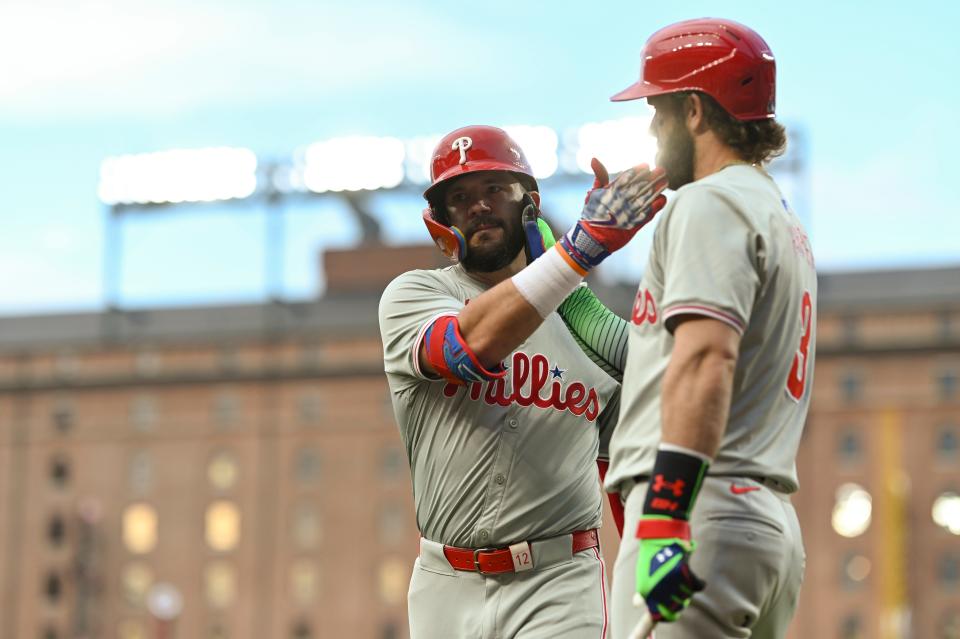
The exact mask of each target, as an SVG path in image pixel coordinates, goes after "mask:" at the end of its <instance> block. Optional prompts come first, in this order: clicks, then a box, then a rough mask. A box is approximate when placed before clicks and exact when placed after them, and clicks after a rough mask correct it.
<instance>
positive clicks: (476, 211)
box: [467, 196, 491, 215]
mask: <svg viewBox="0 0 960 639" xmlns="http://www.w3.org/2000/svg"><path fill="white" fill-rule="evenodd" d="M490 211H491V208H490V204H489V203H487V199H486V198H485V197H483V196H480V197H475V198H471V200H470V205H469V206H468V207H467V213H468V214H469V215H480V214H482V213H489V212H490Z"/></svg>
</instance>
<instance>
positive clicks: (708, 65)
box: [610, 18, 777, 120]
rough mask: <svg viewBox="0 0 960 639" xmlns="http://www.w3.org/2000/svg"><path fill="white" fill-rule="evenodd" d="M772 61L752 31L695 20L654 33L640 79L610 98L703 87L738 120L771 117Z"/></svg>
mask: <svg viewBox="0 0 960 639" xmlns="http://www.w3.org/2000/svg"><path fill="white" fill-rule="evenodd" d="M776 75H777V73H776V62H775V61H774V59H773V53H772V52H771V51H770V47H769V46H768V45H767V43H766V42H764V40H763V38H761V37H760V34H758V33H757V32H756V31H754V30H753V29H751V28H749V27H745V26H744V25H742V24H739V23H736V22H733V21H732V20H722V19H719V18H699V19H697V20H684V21H683V22H677V23H676V24H671V25H670V26H668V27H664V28H663V29H660V30H659V31H657V32H656V33H654V34H653V35H652V36H650V38H649V39H648V40H647V42H646V44H644V45H643V50H642V51H641V52H640V79H639V80H638V81H637V82H636V83H635V84H632V85H631V86H629V87H627V88H626V89H624V90H623V91H621V92H620V93H618V94H616V95H614V96H613V97H612V98H610V99H611V100H613V101H615V102H618V101H621V100H635V99H637V98H646V97H650V96H654V95H662V94H664V93H676V92H677V91H702V92H704V93H706V94H707V95H709V96H710V97H712V98H713V99H714V100H716V101H717V102H718V103H719V104H720V106H722V107H723V108H724V109H726V110H727V112H728V113H729V114H730V115H732V116H733V117H735V118H737V119H738V120H763V119H767V118H772V117H774V107H775V98H776Z"/></svg>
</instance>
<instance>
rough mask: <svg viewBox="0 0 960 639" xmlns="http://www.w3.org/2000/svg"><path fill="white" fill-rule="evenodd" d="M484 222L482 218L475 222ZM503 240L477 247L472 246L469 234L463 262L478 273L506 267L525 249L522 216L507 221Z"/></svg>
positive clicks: (475, 223) (476, 223)
mask: <svg viewBox="0 0 960 639" xmlns="http://www.w3.org/2000/svg"><path fill="white" fill-rule="evenodd" d="M482 223H484V221H482V220H478V221H476V222H474V225H479V224H482ZM502 228H503V241H502V242H500V243H499V244H497V245H495V246H491V247H484V248H482V249H475V248H473V247H472V246H470V236H472V235H473V233H471V234H470V235H469V236H467V247H468V248H467V254H466V255H465V256H464V258H463V260H461V261H462V263H463V266H464V268H466V269H467V270H468V271H476V272H478V273H492V272H494V271H499V270H500V269H502V268H504V267H506V266H507V265H509V264H510V262H512V261H513V260H514V258H516V257H517V254H518V253H519V252H520V251H521V250H523V243H524V242H525V241H526V239H525V238H524V235H523V228H522V227H521V226H520V216H519V214H518V215H517V216H516V219H515V220H513V221H511V222H509V223H507V224H506V225H504V226H503V227H502Z"/></svg>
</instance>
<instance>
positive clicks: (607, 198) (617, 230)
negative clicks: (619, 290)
mask: <svg viewBox="0 0 960 639" xmlns="http://www.w3.org/2000/svg"><path fill="white" fill-rule="evenodd" d="M590 167H591V168H592V169H593V173H594V176H595V179H594V182H593V188H592V189H590V191H589V192H588V193H587V198H586V201H585V202H584V205H583V211H582V212H581V214H580V221H579V222H577V223H576V224H575V225H574V226H573V228H571V229H570V230H569V231H567V233H566V235H564V236H563V237H561V238H560V240H559V241H558V242H557V246H559V247H560V248H561V249H562V251H563V253H564V254H566V256H567V257H568V258H569V260H568V261H569V262H570V264H571V266H573V267H574V269H576V270H577V271H578V272H579V273H580V274H581V275H586V274H587V272H588V271H589V270H590V269H592V268H593V267H595V266H596V265H597V264H599V263H600V262H602V261H603V260H605V259H606V258H607V257H609V255H610V254H611V253H613V252H614V251H616V250H618V249H620V248H622V247H623V246H624V245H625V244H626V243H627V242H629V241H630V239H631V238H632V237H633V236H634V235H635V234H636V233H637V231H639V230H640V229H641V228H643V227H644V225H646V224H647V223H648V222H649V221H650V220H652V219H653V216H654V215H656V213H657V211H659V210H660V209H662V208H663V205H664V204H666V202H667V199H666V197H665V196H664V195H663V190H664V189H666V188H667V176H666V174H665V173H664V171H663V169H659V168H658V169H654V170H652V171H651V170H650V168H649V167H647V165H645V164H641V165H639V166H635V167H633V168H631V169H628V170H626V171H624V172H623V173H621V174H620V175H618V176H617V179H615V180H614V181H613V182H610V177H609V174H608V173H607V169H606V168H605V167H604V166H603V164H601V163H600V161H599V160H598V159H596V158H593V160H592V161H591V162H590Z"/></svg>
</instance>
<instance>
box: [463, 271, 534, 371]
mask: <svg viewBox="0 0 960 639" xmlns="http://www.w3.org/2000/svg"><path fill="white" fill-rule="evenodd" d="M459 322H460V333H461V335H463V338H464V340H465V341H466V342H467V344H468V345H469V346H470V348H471V350H472V351H473V353H474V354H475V355H476V356H477V359H479V360H480V362H481V363H483V364H484V366H495V365H496V364H497V363H498V362H500V361H501V360H502V359H503V358H505V357H506V356H507V355H509V354H510V353H512V352H513V351H514V349H516V348H517V346H519V345H520V344H522V343H523V341H524V340H525V339H527V338H528V337H530V335H532V334H533V332H534V331H535V330H537V328H538V327H539V326H540V324H541V323H543V318H542V317H540V314H539V313H538V312H537V309H535V308H534V307H533V306H531V305H530V303H529V302H528V301H527V300H526V298H524V297H523V296H522V295H521V294H520V292H519V291H518V290H517V287H516V286H514V284H513V281H512V280H511V279H507V280H504V281H503V282H500V283H499V284H497V285H496V286H494V287H493V288H491V289H490V290H488V291H486V292H484V293H483V295H480V296H478V297H476V298H474V299H472V300H470V303H469V304H467V305H466V306H465V307H464V309H463V310H462V311H460V315H459Z"/></svg>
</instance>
